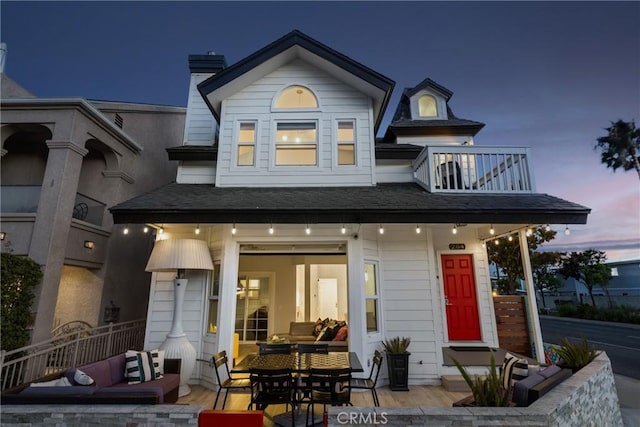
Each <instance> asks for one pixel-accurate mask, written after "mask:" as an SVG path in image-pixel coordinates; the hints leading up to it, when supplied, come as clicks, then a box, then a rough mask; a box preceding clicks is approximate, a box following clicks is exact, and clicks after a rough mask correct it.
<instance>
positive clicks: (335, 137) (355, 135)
mask: <svg viewBox="0 0 640 427" xmlns="http://www.w3.org/2000/svg"><path fill="white" fill-rule="evenodd" d="M340 122H351V123H353V142H352V143H349V142H343V143H340V142H338V123H340ZM331 127H332V129H331V134H332V141H334V142H335V143H334V144H333V146H332V151H331V152H332V153H333V159H332V160H331V167H332V169H333V170H336V169H339V170H348V169H356V168H358V166H359V162H358V151H359V150H358V141H359V138H358V119H356V118H355V117H348V118H333V120H332V122H331ZM350 144H353V156H354V158H353V160H354V163H353V164H352V165H341V164H339V163H338V156H339V153H338V148H339V146H340V145H350Z"/></svg>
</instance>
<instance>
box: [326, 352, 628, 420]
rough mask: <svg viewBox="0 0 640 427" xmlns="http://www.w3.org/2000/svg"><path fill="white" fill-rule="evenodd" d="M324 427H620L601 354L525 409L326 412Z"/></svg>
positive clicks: (348, 409) (615, 398)
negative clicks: (326, 422)
mask: <svg viewBox="0 0 640 427" xmlns="http://www.w3.org/2000/svg"><path fill="white" fill-rule="evenodd" d="M328 409H329V426H333V427H337V426H344V425H361V426H365V425H366V426H383V425H388V426H393V427H400V426H456V427H466V426H469V427H482V426H529V427H531V426H541V427H543V426H544V427H565V426H575V427H583V426H594V427H595V426H597V427H607V426H611V427H622V425H623V424H622V415H621V413H620V407H619V405H618V395H617V392H616V387H615V383H614V378H613V371H612V370H611V363H610V362H609V358H608V357H607V355H606V354H605V353H604V352H602V353H601V354H600V355H599V356H598V357H597V358H596V359H595V360H594V361H593V362H591V363H590V364H589V365H588V366H585V367H584V368H582V369H581V370H580V371H579V372H577V373H575V374H574V375H572V376H571V377H570V378H568V379H566V380H565V381H563V382H562V383H560V384H558V385H557V386H556V387H555V388H554V389H553V390H551V391H550V392H549V393H547V394H546V395H544V396H542V397H541V398H540V399H538V400H537V401H535V402H534V403H533V404H532V405H531V406H529V407H526V408H515V407H514V408H480V407H466V408H428V407H419V408H383V407H379V408H359V407H353V408H352V407H331V408H328Z"/></svg>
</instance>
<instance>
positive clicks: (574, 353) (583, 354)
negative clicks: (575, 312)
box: [556, 335, 598, 374]
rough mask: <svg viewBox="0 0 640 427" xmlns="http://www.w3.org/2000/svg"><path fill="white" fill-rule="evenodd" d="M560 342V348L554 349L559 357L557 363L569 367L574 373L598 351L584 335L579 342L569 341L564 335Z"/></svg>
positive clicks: (595, 355)
mask: <svg viewBox="0 0 640 427" xmlns="http://www.w3.org/2000/svg"><path fill="white" fill-rule="evenodd" d="M561 343H562V345H561V346H560V348H557V349H556V352H557V353H558V355H559V356H560V359H561V361H560V362H559V363H558V365H561V366H563V367H566V368H569V369H571V370H572V371H573V373H574V374H575V373H576V372H578V371H579V370H580V369H582V368H583V367H584V366H586V365H588V364H589V363H591V361H592V360H593V359H595V358H596V357H597V356H598V352H597V351H596V349H595V348H594V347H593V346H590V345H589V343H588V342H587V338H586V337H585V336H584V335H582V341H581V342H580V343H574V342H571V341H569V340H568V339H567V338H566V337H565V338H563V339H562V341H561Z"/></svg>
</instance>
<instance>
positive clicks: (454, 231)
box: [451, 224, 458, 234]
mask: <svg viewBox="0 0 640 427" xmlns="http://www.w3.org/2000/svg"><path fill="white" fill-rule="evenodd" d="M451 232H452V233H453V234H458V226H457V225H455V224H454V225H453V228H452V229H451Z"/></svg>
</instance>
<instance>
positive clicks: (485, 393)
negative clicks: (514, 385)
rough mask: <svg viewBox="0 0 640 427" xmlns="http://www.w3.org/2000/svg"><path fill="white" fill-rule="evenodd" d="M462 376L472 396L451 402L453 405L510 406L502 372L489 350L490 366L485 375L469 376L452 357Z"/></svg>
mask: <svg viewBox="0 0 640 427" xmlns="http://www.w3.org/2000/svg"><path fill="white" fill-rule="evenodd" d="M451 360H453V363H454V364H455V365H456V367H457V368H458V370H459V371H460V374H461V375H462V378H464V380H465V382H466V383H467V385H468V386H469V388H470V389H471V393H472V394H473V395H472V396H469V397H465V398H464V399H462V400H459V401H457V402H455V403H454V404H453V406H491V407H498V406H511V402H510V401H509V390H508V389H505V388H504V385H503V384H504V383H503V373H502V372H499V370H498V368H497V367H496V359H495V357H494V355H493V351H492V352H491V368H490V369H489V372H488V373H487V375H485V376H479V375H476V376H475V377H473V378H472V377H471V375H469V373H468V372H467V370H466V369H465V368H464V367H463V366H462V365H461V364H460V362H458V361H457V360H456V359H454V358H453V357H452V358H451Z"/></svg>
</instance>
